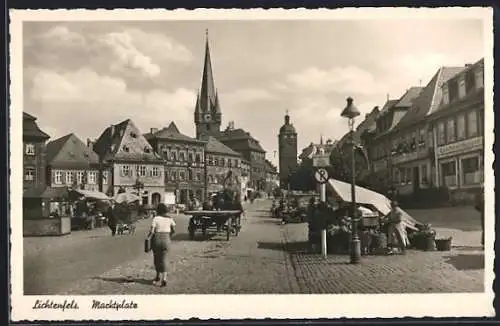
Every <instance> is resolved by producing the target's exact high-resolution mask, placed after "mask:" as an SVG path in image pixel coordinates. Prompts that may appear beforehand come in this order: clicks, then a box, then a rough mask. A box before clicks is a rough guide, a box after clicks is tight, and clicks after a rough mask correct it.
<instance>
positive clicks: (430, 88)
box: [393, 67, 464, 130]
mask: <svg viewBox="0 0 500 326" xmlns="http://www.w3.org/2000/svg"><path fill="white" fill-rule="evenodd" d="M463 69H464V67H442V68H440V69H439V70H438V71H437V72H436V74H435V75H434V76H433V77H432V79H431V80H430V82H429V83H428V84H427V86H425V88H424V89H423V90H422V92H421V93H420V95H419V96H418V97H417V98H416V99H415V100H414V101H413V104H412V106H411V107H410V109H408V112H407V113H406V114H405V115H404V117H403V118H401V121H399V123H398V124H397V125H396V126H395V127H394V129H393V130H400V129H402V128H405V127H408V126H411V125H413V124H415V123H418V122H419V121H422V119H424V118H425V117H426V116H427V115H429V114H431V113H432V112H434V110H435V109H436V108H437V106H438V104H439V103H440V102H441V97H442V91H441V85H442V84H443V83H444V82H446V81H447V80H448V79H450V78H451V77H453V76H455V75H456V74H458V73H459V72H460V71H462V70H463Z"/></svg>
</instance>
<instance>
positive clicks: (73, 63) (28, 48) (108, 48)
mask: <svg viewBox="0 0 500 326" xmlns="http://www.w3.org/2000/svg"><path fill="white" fill-rule="evenodd" d="M24 49H25V66H40V67H44V68H46V69H52V70H55V71H65V70H77V69H81V68H89V69H92V70H95V71H97V72H98V73H103V74H109V75H113V76H117V77H123V78H127V79H130V80H134V79H137V80H138V81H147V80H149V79H152V78H154V77H158V76H159V75H160V74H161V72H162V69H165V68H167V67H168V65H169V64H178V63H188V62H190V61H191V60H192V54H191V52H190V51H189V50H188V49H187V48H186V47H184V46H183V45H182V44H180V43H178V42H177V41H176V40H174V39H173V38H170V37H168V36H167V35H164V34H161V33H145V32H143V31H142V30H139V29H137V28H134V29H126V30H124V31H120V32H113V31H110V32H102V33H85V34H83V33H77V32H75V31H72V30H70V29H69V28H68V27H67V26H64V25H58V26H54V27H52V28H51V29H49V30H48V31H46V32H42V33H37V34H34V35H32V36H27V37H26V41H25V45H24Z"/></svg>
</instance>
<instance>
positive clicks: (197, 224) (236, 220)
mask: <svg viewBox="0 0 500 326" xmlns="http://www.w3.org/2000/svg"><path fill="white" fill-rule="evenodd" d="M241 213H242V211H239V210H218V211H216V210H210V211H206V210H205V211H185V212H184V214H186V215H191V218H190V219H189V226H188V232H189V238H190V239H191V240H194V236H195V232H196V231H197V230H201V232H202V234H203V235H206V234H207V232H208V231H215V232H216V233H225V234H226V240H227V241H229V239H230V238H231V234H234V235H235V236H237V235H238V233H239V232H240V230H241Z"/></svg>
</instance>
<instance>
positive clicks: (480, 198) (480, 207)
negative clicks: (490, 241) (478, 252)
mask: <svg viewBox="0 0 500 326" xmlns="http://www.w3.org/2000/svg"><path fill="white" fill-rule="evenodd" d="M475 208H476V210H477V211H478V212H479V213H480V214H481V246H483V247H484V186H483V185H481V190H480V192H479V193H478V194H477V195H476V204H475Z"/></svg>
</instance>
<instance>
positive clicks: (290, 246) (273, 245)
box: [257, 241, 308, 253]
mask: <svg viewBox="0 0 500 326" xmlns="http://www.w3.org/2000/svg"><path fill="white" fill-rule="evenodd" d="M257 248H259V249H268V250H280V251H285V252H288V253H305V252H307V248H308V243H307V241H301V242H289V243H287V244H284V243H282V242H261V241H259V242H258V246H257Z"/></svg>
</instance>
